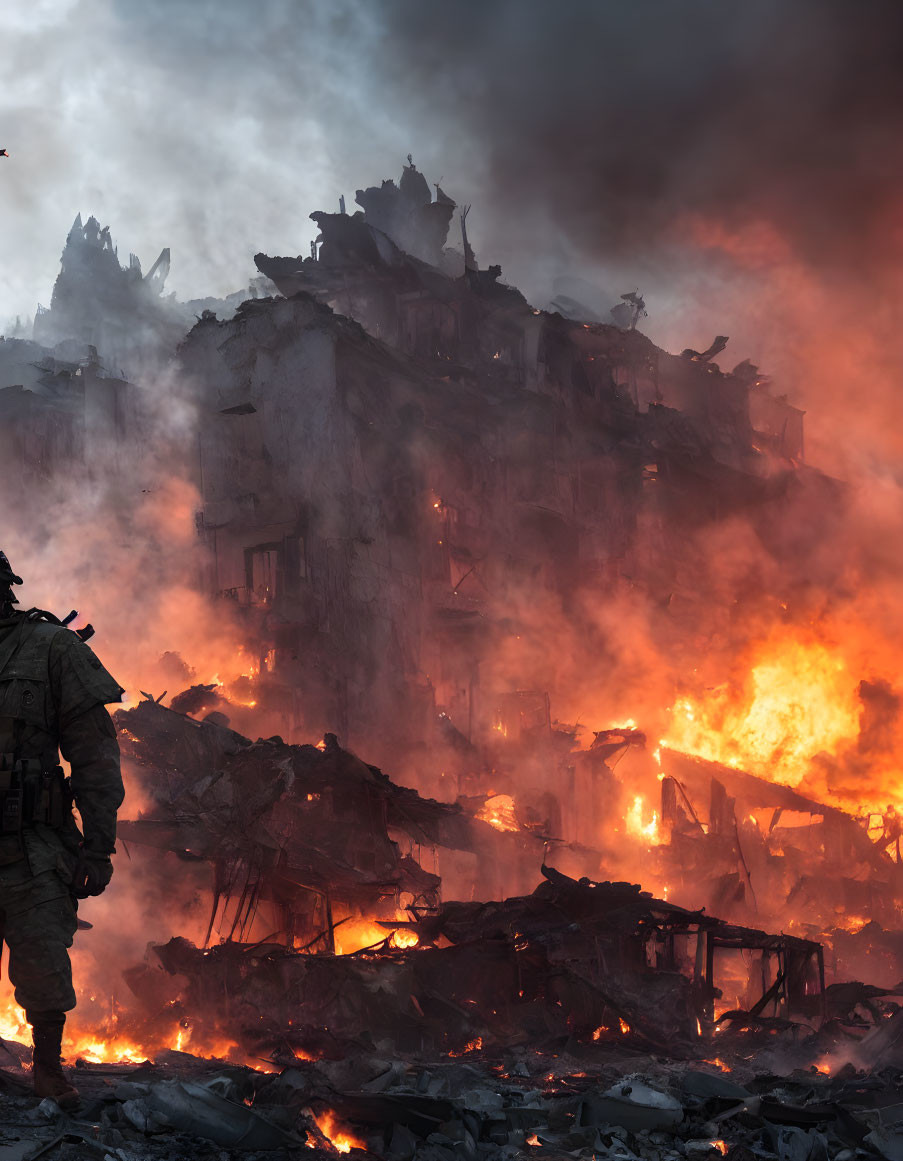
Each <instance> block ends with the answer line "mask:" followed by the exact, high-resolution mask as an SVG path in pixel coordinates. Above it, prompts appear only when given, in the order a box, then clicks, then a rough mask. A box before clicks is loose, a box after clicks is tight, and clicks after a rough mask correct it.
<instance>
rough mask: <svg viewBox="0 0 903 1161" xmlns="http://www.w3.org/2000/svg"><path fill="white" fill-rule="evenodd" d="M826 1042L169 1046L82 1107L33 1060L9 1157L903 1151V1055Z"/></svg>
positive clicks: (89, 1090) (87, 1097) (744, 1158)
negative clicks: (837, 1057)
mask: <svg viewBox="0 0 903 1161" xmlns="http://www.w3.org/2000/svg"><path fill="white" fill-rule="evenodd" d="M817 1041H818V1038H817V1037H814V1038H809V1039H808V1040H806V1041H804V1042H799V1043H796V1044H792V1043H786V1042H782V1044H781V1045H780V1047H775V1046H773V1045H769V1046H767V1047H765V1048H764V1049H759V1050H758V1051H755V1052H749V1051H739V1052H738V1051H736V1050H734V1049H732V1048H731V1046H730V1045H727V1044H725V1045H722V1044H720V1043H719V1044H718V1048H717V1050H718V1051H719V1052H723V1053H724V1057H725V1059H721V1058H719V1059H717V1060H708V1061H704V1062H688V1061H680V1062H675V1061H668V1060H665V1059H663V1058H660V1057H658V1056H655V1055H650V1054H649V1053H647V1052H644V1051H642V1050H641V1049H639V1048H636V1047H631V1046H629V1045H626V1044H620V1043H617V1044H598V1043H597V1044H589V1045H580V1044H577V1043H576V1042H571V1043H569V1044H566V1045H562V1047H561V1049H560V1051H558V1052H556V1053H549V1052H544V1053H543V1052H537V1051H534V1050H532V1049H530V1048H528V1047H526V1046H518V1047H515V1048H513V1049H511V1050H508V1051H504V1052H489V1051H485V1050H481V1049H478V1048H472V1049H471V1050H470V1051H468V1052H467V1053H466V1054H465V1055H463V1056H460V1057H449V1056H445V1057H436V1056H435V1055H420V1054H415V1053H410V1054H406V1055H405V1056H403V1057H400V1056H398V1055H394V1054H392V1055H389V1054H384V1053H383V1052H382V1051H381V1046H380V1045H378V1044H376V1045H372V1044H371V1046H370V1047H369V1049H366V1050H361V1051H359V1052H358V1053H356V1054H355V1055H353V1056H350V1057H348V1058H346V1059H342V1060H320V1061H304V1060H294V1061H292V1063H291V1064H290V1065H289V1066H288V1067H285V1068H282V1069H278V1070H275V1069H273V1066H272V1065H264V1066H263V1067H265V1068H266V1069H267V1071H256V1070H253V1069H250V1068H240V1067H235V1066H231V1065H228V1064H225V1063H223V1062H217V1061H209V1060H199V1059H197V1058H194V1057H191V1056H189V1055H187V1054H184V1053H166V1054H163V1055H162V1056H161V1057H160V1058H159V1059H158V1060H157V1061H156V1062H155V1063H149V1062H143V1063H136V1064H121V1065H91V1064H85V1063H84V1062H82V1063H80V1064H79V1066H77V1068H76V1074H77V1081H78V1084H79V1087H80V1089H81V1091H82V1094H83V1102H82V1106H81V1109H80V1110H79V1111H78V1113H76V1114H74V1115H72V1116H67V1115H65V1114H63V1113H62V1112H61V1111H60V1110H59V1109H58V1107H57V1106H56V1105H54V1104H53V1102H51V1101H43V1102H42V1103H41V1104H40V1105H38V1106H37V1107H35V1102H34V1100H33V1099H31V1098H30V1097H29V1096H28V1095H27V1074H26V1073H25V1072H24V1071H23V1069H22V1067H21V1066H20V1065H18V1064H17V1065H16V1066H14V1067H9V1068H7V1069H5V1070H4V1071H3V1072H2V1073H0V1093H2V1095H0V1125H2V1129H0V1134H2V1139H0V1161H4V1159H11V1158H15V1157H19V1158H24V1157H29V1156H32V1157H37V1156H49V1157H78V1158H85V1157H97V1158H110V1159H111V1161H141V1159H144V1158H148V1159H150V1158H161V1159H162V1158H167V1159H168V1161H181V1159H182V1158H191V1161H206V1159H207V1158H209V1159H211V1161H213V1159H217V1161H223V1159H225V1158H231V1157H243V1158H246V1159H248V1161H250V1159H252V1158H254V1157H257V1156H260V1157H267V1158H274V1159H277V1158H289V1157H305V1158H306V1157H309V1156H310V1152H311V1151H313V1152H314V1154H315V1155H316V1154H322V1155H326V1154H328V1155H330V1156H335V1154H336V1152H342V1153H349V1152H350V1153H355V1154H357V1155H358V1156H362V1155H363V1154H364V1153H368V1154H370V1155H372V1156H375V1157H381V1158H387V1159H390V1161H460V1159H462V1158H465V1159H477V1158H485V1159H487V1161H488V1159H490V1158H492V1159H495V1158H498V1159H499V1161H507V1159H513V1158H515V1157H522V1156H530V1157H535V1158H538V1159H543V1158H545V1159H550V1161H551V1159H558V1158H565V1157H568V1158H574V1159H583V1158H585V1159H586V1161H592V1159H596V1161H601V1158H611V1159H612V1161H707V1159H711V1161H715V1159H716V1157H717V1155H718V1154H725V1155H727V1156H728V1157H730V1158H733V1159H734V1161H753V1159H755V1158H763V1159H764V1158H772V1157H777V1158H779V1161H818V1159H828V1158H830V1159H831V1161H853V1158H855V1157H883V1158H886V1159H887V1161H897V1159H898V1158H899V1156H900V1155H901V1150H903V1124H901V1122H903V1067H901V1066H903V1055H901V1054H899V1050H898V1054H897V1055H895V1056H894V1057H893V1058H892V1059H893V1062H891V1058H888V1059H887V1061H886V1062H884V1061H882V1062H881V1067H880V1068H878V1069H876V1070H875V1071H873V1072H870V1073H869V1072H863V1071H857V1070H856V1068H854V1067H853V1066H852V1065H851V1064H848V1065H845V1066H843V1067H840V1068H838V1069H837V1070H836V1071H835V1072H834V1073H833V1074H832V1075H828V1074H826V1073H825V1072H824V1071H822V1070H821V1068H820V1067H818V1066H816V1065H814V1064H813V1063H812V1061H813V1054H817V1053H818V1052H819V1051H820V1049H819V1045H818V1042H817ZM712 1051H715V1048H714V1047H713V1048H712ZM728 1069H729V1071H728ZM777 1070H780V1072H781V1073H782V1075H778V1074H777ZM41 1149H44V1150H45V1152H43V1153H41V1152H39V1150H41ZM302 1150H303V1152H302Z"/></svg>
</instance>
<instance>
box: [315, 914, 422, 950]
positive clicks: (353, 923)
mask: <svg viewBox="0 0 903 1161" xmlns="http://www.w3.org/2000/svg"><path fill="white" fill-rule="evenodd" d="M395 919H407V915H406V914H405V913H404V912H403V911H398V912H396V914H395ZM382 922H391V920H383V921H382ZM386 940H388V943H389V946H390V947H393V948H396V949H397V950H399V951H403V950H404V949H405V948H408V947H416V946H417V945H418V943H419V942H420V938H419V936H418V935H417V933H416V932H414V931H411V930H410V929H409V928H406V927H399V928H396V929H395V930H394V931H393V930H392V929H391V928H388V927H383V926H382V923H381V922H380V920H379V919H378V918H373V919H366V918H362V919H346V920H344V921H343V922H341V923H337V924H336V928H335V950H336V955H353V954H354V952H356V951H361V950H363V949H364V948H366V947H373V946H374V944H377V943H383V942H384V941H386Z"/></svg>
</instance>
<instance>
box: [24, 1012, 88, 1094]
mask: <svg viewBox="0 0 903 1161" xmlns="http://www.w3.org/2000/svg"><path fill="white" fill-rule="evenodd" d="M25 1018H26V1020H27V1021H28V1023H29V1024H30V1025H31V1038H32V1041H33V1043H34V1056H33V1058H32V1060H33V1063H32V1079H33V1081H34V1091H35V1095H36V1096H39V1097H42V1098H43V1097H52V1098H53V1100H55V1101H56V1103H57V1104H58V1105H59V1106H60V1108H61V1109H71V1108H74V1107H75V1106H76V1105H77V1104H78V1103H79V1095H78V1090H77V1089H76V1088H74V1087H73V1086H72V1085H71V1084H70V1083H69V1081H68V1080H67V1079H66V1074H65V1073H64V1072H63V1066H62V1063H61V1061H60V1057H61V1055H62V1048H63V1026H64V1025H65V1023H66V1015H65V1013H64V1012H26V1013H25Z"/></svg>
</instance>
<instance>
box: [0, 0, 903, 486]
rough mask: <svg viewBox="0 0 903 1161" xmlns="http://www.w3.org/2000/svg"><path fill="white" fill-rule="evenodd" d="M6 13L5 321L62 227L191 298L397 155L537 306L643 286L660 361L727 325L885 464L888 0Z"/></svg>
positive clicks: (894, 206)
mask: <svg viewBox="0 0 903 1161" xmlns="http://www.w3.org/2000/svg"><path fill="white" fill-rule="evenodd" d="M4 22H5V27H4V30H3V31H4V44H5V47H6V51H5V53H4V61H3V64H2V66H0V67H2V68H3V69H5V70H6V71H7V75H6V76H5V77H4V78H3V80H4V82H5V83H4V92H5V93H6V94H7V96H6V102H5V126H4V133H5V135H6V136H5V137H4V140H3V142H2V143H0V144H3V145H5V146H6V147H7V148H9V150H10V154H11V156H10V158H9V159H2V170H0V182H2V185H0V189H2V193H0V197H2V199H3V212H2V214H0V245H2V252H3V254H4V275H3V285H2V288H0V289H2V293H0V317H4V316H12V315H14V314H20V315H23V314H26V313H30V312H31V311H32V310H33V307H34V302H35V301H36V300H37V299H43V300H45V301H46V299H47V297H48V295H49V288H50V285H51V282H52V279H53V276H54V273H55V267H56V259H57V255H58V253H59V246H60V244H61V242H62V239H63V238H64V236H65V232H66V229H67V228H68V225H69V223H70V222H71V220H72V218H73V217H74V215H75V212H76V211H77V210H82V211H85V212H94V213H95V214H97V215H98V216H99V217H101V218H102V219H103V220H104V221H105V222H109V224H110V225H111V226H112V229H113V234H114V238H117V239H119V240H121V241H122V243H123V246H128V247H129V248H130V249H133V250H135V251H136V252H137V253H139V255H142V256H143V257H145V259H147V258H152V257H153V256H155V255H156V253H157V252H158V251H159V249H160V247H161V246H162V245H170V246H171V247H172V248H173V255H174V270H173V276H172V283H171V284H172V286H173V287H174V288H175V289H176V290H177V291H178V292H179V294H180V297H183V298H187V297H194V296H198V295H201V294H210V293H213V294H223V293H226V292H228V291H229V290H232V289H234V288H235V287H236V286H240V285H243V284H244V282H245V280H246V278H247V274H248V272H249V268H250V260H251V255H252V254H254V253H255V252H256V251H258V250H261V249H262V250H265V251H267V252H270V253H292V254H293V253H304V252H306V249H307V245H308V242H309V240H310V238H311V237H312V236H313V226H312V223H310V222H309V221H308V219H307V214H308V213H309V211H310V210H311V209H314V208H320V207H322V208H332V207H334V206H336V204H337V200H338V195H339V193H344V194H345V195H346V198H347V200H348V204H349V207H351V205H352V201H353V191H354V189H355V188H357V187H358V186H361V185H367V184H371V183H373V182H378V181H379V180H381V179H382V178H383V177H384V176H387V174H391V175H394V174H395V173H397V171H398V169H399V167H400V164H401V162H402V160H403V158H404V156H405V155H406V154H407V153H408V152H409V151H411V152H413V154H414V157H415V161H416V162H417V163H418V164H419V166H420V167H421V169H423V170H424V171H425V172H426V173H427V174H428V176H429V177H430V179H431V180H436V179H441V180H442V181H443V183H444V185H445V186H446V188H448V189H449V190H450V191H451V192H452V193H453V194H454V195H455V196H456V197H457V198H458V199H459V200H460V201H462V202H463V201H466V202H470V203H472V204H473V205H474V212H473V214H472V217H471V221H470V223H469V224H470V225H471V227H472V230H471V232H472V236H473V241H474V244H475V248H476V250H477V253H478V255H480V257H481V258H482V259H483V261H484V262H489V261H500V262H501V263H502V266H503V268H504V270H505V274H506V277H508V278H510V280H511V281H512V282H514V283H515V284H517V285H519V286H521V288H522V289H524V290H525V291H526V293H527V294H528V296H529V297H531V298H532V299H533V300H534V301H536V302H538V303H542V302H543V301H546V300H547V299H548V297H549V295H550V292H551V285H552V280H553V278H554V276H555V275H558V274H562V273H568V272H571V273H575V274H577V275H580V276H586V277H589V278H590V279H591V280H593V281H595V282H597V283H599V284H602V285H605V286H609V287H612V288H615V287H617V288H619V289H624V290H627V289H631V288H632V286H633V285H640V284H642V289H643V290H644V292H645V293H646V296H647V301H648V302H649V305H650V308H651V317H650V320H649V330H650V333H651V334H652V337H653V338H655V339H656V340H657V341H660V342H662V343H663V344H664V345H666V346H669V347H671V348H677V349H680V348H682V347H683V346H686V345H690V346H695V347H697V348H699V347H700V346H701V345H706V344H707V342H708V340H709V338H710V336H711V335H712V334H714V333H715V332H716V331H718V332H721V333H729V334H731V336H732V344H731V348H730V350H731V351H732V352H736V357H737V361H739V360H740V359H741V358H743V357H745V356H747V355H749V356H751V357H752V358H753V359H754V360H755V361H757V362H760V363H762V364H764V365H765V369H766V370H768V371H772V372H775V373H776V374H777V375H778V378H779V381H780V389H781V390H787V391H789V392H790V393H791V395H792V396H793V397H794V400H795V401H799V402H800V403H801V405H802V406H804V407H806V408H808V409H809V410H810V411H815V410H822V411H824V410H826V409H827V408H826V405H830V411H831V418H830V420H826V421H825V423H824V424H821V423H818V422H816V423H812V424H811V432H812V436H813V438H814V440H815V442H814V443H813V445H812V450H813V451H814V452H816V453H817V454H818V455H819V456H824V457H825V462H828V460H827V457H828V455H829V454H830V453H831V450H832V449H831V445H832V443H833V442H836V441H837V438H838V433H840V432H845V433H846V434H847V438H849V437H850V435H851V434H852V435H855V436H861V437H862V440H863V441H867V442H868V441H872V440H877V441H878V443H879V444H880V445H881V446H879V448H878V451H879V453H881V454H884V453H888V454H889V453H890V452H891V451H894V452H895V451H896V450H898V449H897V447H896V439H895V438H893V439H892V438H891V437H889V436H887V435H886V432H885V431H883V430H882V428H883V427H885V428H886V425H882V423H881V421H880V420H881V416H882V415H883V414H886V411H885V410H884V409H885V408H886V406H887V404H888V402H889V394H888V393H889V392H890V391H891V390H892V385H891V383H889V382H887V380H888V377H890V379H891V380H893V369H894V368H895V367H896V366H898V365H899V355H900V350H899V340H898V339H896V337H895V314H896V312H895V310H893V309H891V308H890V307H889V305H888V304H890V303H892V302H893V301H894V300H895V299H896V298H897V297H898V293H897V292H898V290H899V285H898V275H897V273H896V271H897V269H898V267H899V266H900V262H899V258H900V246H901V241H903V235H901V231H900V226H899V222H900V208H901V204H903V203H901V196H900V190H901V166H903V162H901V161H900V155H899V150H898V149H897V148H896V144H897V140H898V137H899V129H900V119H901V113H900V109H901V108H903V102H901V96H903V94H901V87H903V77H901V75H900V73H899V69H898V68H897V61H898V60H899V57H900V49H901V40H903V14H901V12H900V9H899V6H898V5H896V4H895V3H893V0H869V3H868V4H867V5H866V6H865V8H857V9H856V10H855V11H853V10H852V9H851V8H850V6H849V5H848V4H844V3H840V2H839V0H799V2H798V3H796V4H794V5H793V6H792V7H788V6H787V5H786V4H782V3H780V2H779V0H763V2H762V3H758V4H755V5H725V4H723V3H719V2H717V0H688V2H687V3H683V4H680V5H662V4H656V3H652V2H648V0H641V2H639V3H634V4H630V5H623V4H615V3H610V2H608V0H605V2H602V3H599V2H597V0H571V3H569V4H567V5H566V6H564V7H562V6H560V5H559V6H553V5H545V4H540V3H527V4H524V3H522V2H519V0H492V2H490V3H484V2H482V0H461V2H459V3H457V4H455V5H446V6H443V5H435V4H430V5H423V4H419V3H417V2H416V0H386V2H385V3H382V4H380V5H378V6H377V5H371V4H366V3H363V2H362V0H338V2H336V3H331V4H324V3H319V2H317V0H304V2H301V3H295V2H292V3H289V2H288V0H266V2H265V3H262V4H259V5H255V6H254V8H253V10H252V9H251V8H249V7H248V6H247V5H245V4H240V3H237V2H235V0H233V2H227V3H222V2H217V3H213V2H211V0H199V2H198V3H196V4H192V5H184V4H180V3H178V2H177V0H151V2H149V3H147V4H142V5H133V4H128V3H116V2H113V0H67V2H66V3H63V4H60V3H58V2H54V3H49V2H45V3H42V4H35V5H30V6H29V7H28V11H27V12H26V11H24V10H23V11H22V12H20V13H17V14H16V15H12V14H6V16H5V17H4ZM591 305H593V306H594V307H598V308H599V309H600V310H601V311H602V312H603V313H604V311H605V310H606V309H607V308H608V306H609V305H611V304H610V303H598V304H591ZM836 324H840V326H841V330H840V334H839V336H838V337H839V338H842V340H843V350H842V351H841V352H840V353H839V356H838V352H837V351H836V350H831V351H829V352H826V354H825V357H824V358H822V359H821V360H819V359H818V358H817V356H813V351H812V348H813V347H817V346H819V345H820V344H821V342H822V340H823V337H824V336H825V335H830V334H832V333H835V327H836ZM837 345H838V344H835V346H837ZM844 352H845V355H844ZM826 363H830V367H829V368H828V369H829V370H830V372H831V373H830V374H829V375H828V377H827V379H828V381H827V382H825V375H824V371H825V364H826ZM863 363H865V364H867V366H868V372H867V373H866V372H865V371H863V370H862V364H863ZM866 374H867V375H868V387H869V391H868V393H867V392H866V390H865V388H866V385H867V384H866ZM876 379H877V380H878V382H877V383H876V382H875V380H876ZM867 394H869V395H871V396H872V397H873V398H874V399H875V400H877V401H875V402H873V403H872V404H871V405H870V404H869V402H868V399H867V398H866V396H867ZM863 408H864V409H865V411H866V413H867V414H866V416H865V417H864V418H862V417H861V414H860V413H861V410H862V409H863ZM851 418H852V419H854V420H855V421H857V422H856V424H855V426H854V429H853V432H852V433H851V432H850V427H849V424H848V421H849V420H850V419H851ZM820 462H821V461H820ZM828 466H830V467H831V468H832V470H836V469H837V468H838V466H839V461H838V459H837V457H836V456H834V457H833V463H829V465H828Z"/></svg>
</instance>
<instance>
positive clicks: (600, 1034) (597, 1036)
mask: <svg viewBox="0 0 903 1161" xmlns="http://www.w3.org/2000/svg"><path fill="white" fill-rule="evenodd" d="M607 1031H608V1027H607V1026H606V1025H605V1024H600V1025H599V1027H598V1028H597V1029H596V1030H595V1032H593V1040H601V1039H602V1037H603V1036H604V1035H605V1033H606V1032H607Z"/></svg>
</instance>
